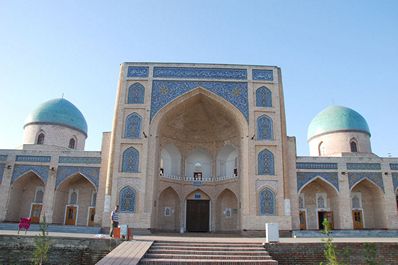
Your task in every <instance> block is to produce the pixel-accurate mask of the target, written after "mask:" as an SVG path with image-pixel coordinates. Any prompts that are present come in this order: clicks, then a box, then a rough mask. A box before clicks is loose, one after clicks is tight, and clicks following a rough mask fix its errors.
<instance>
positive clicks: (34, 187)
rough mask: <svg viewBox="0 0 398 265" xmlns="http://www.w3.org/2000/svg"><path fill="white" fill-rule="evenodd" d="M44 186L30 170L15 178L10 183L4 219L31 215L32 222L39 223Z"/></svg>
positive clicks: (12, 220) (13, 219) (8, 219)
mask: <svg viewBox="0 0 398 265" xmlns="http://www.w3.org/2000/svg"><path fill="white" fill-rule="evenodd" d="M44 186H45V185H44V182H43V180H42V179H41V178H40V177H39V176H37V175H36V174H35V173H34V172H32V171H29V172H27V173H26V174H24V175H22V176H21V177H19V178H17V179H16V180H15V181H14V182H13V183H12V185H11V190H10V198H9V204H8V211H7V216H6V221H10V222H18V221H19V218H21V217H31V218H32V223H39V221H40V214H41V210H42V204H43V196H44Z"/></svg>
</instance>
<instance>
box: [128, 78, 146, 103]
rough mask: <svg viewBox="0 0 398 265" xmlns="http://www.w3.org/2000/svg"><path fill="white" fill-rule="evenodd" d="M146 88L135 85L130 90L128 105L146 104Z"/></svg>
mask: <svg viewBox="0 0 398 265" xmlns="http://www.w3.org/2000/svg"><path fill="white" fill-rule="evenodd" d="M144 98H145V87H144V86H143V85H142V84H140V83H134V84H132V85H131V86H129V88H128V92H127V103H128V104H144Z"/></svg>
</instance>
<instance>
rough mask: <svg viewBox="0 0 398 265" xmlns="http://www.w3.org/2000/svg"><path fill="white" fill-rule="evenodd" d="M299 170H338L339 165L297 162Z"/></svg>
mask: <svg viewBox="0 0 398 265" xmlns="http://www.w3.org/2000/svg"><path fill="white" fill-rule="evenodd" d="M296 168H297V169H337V163H312V162H297V163H296Z"/></svg>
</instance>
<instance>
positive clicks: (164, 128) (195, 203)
mask: <svg viewBox="0 0 398 265" xmlns="http://www.w3.org/2000/svg"><path fill="white" fill-rule="evenodd" d="M247 128H248V125H247V120H246V118H245V117H244V116H243V114H242V113H241V112H240V111H239V110H238V109H237V108H236V107H235V106H233V105H232V104H231V103H229V102H228V101H226V100H225V99H223V98H221V97H219V96H217V95H215V94H213V93H211V92H209V91H207V90H205V89H202V88H197V89H195V90H193V91H191V92H189V93H187V94H185V95H182V96H181V97H179V98H177V99H175V100H174V101H173V102H171V103H169V104H168V105H166V106H165V107H164V108H163V109H161V110H160V111H159V112H158V113H157V114H156V115H155V116H154V118H153V120H152V122H151V136H154V135H155V136H156V137H151V139H153V140H152V141H153V142H152V146H153V149H154V153H153V156H154V159H153V161H151V160H148V162H149V163H153V164H152V165H153V168H154V179H153V187H154V189H153V190H154V194H153V195H152V198H153V200H154V201H155V203H154V209H153V211H152V212H153V213H155V214H152V216H153V218H152V221H153V225H152V227H157V228H160V229H161V225H160V223H161V222H163V220H164V217H162V216H159V213H168V211H167V209H166V210H165V209H156V208H158V207H162V205H163V203H161V202H159V203H158V202H156V200H157V199H159V198H160V197H159V194H160V193H161V192H162V191H163V190H164V189H165V188H167V187H168V186H170V185H173V187H175V191H176V193H177V194H178V197H179V198H184V199H185V200H182V201H181V202H180V206H179V209H181V211H180V213H179V215H180V216H179V218H174V219H173V220H176V222H179V223H180V228H179V230H182V229H183V230H185V231H203V232H206V231H217V230H219V229H221V228H223V229H225V227H228V226H229V225H227V226H225V225H223V224H220V223H219V222H220V220H221V219H220V218H219V217H220V216H221V215H222V214H223V213H219V212H218V211H224V210H225V209H223V208H222V207H211V204H212V200H213V199H214V203H215V198H216V196H217V195H219V194H221V193H222V191H224V190H225V189H230V190H233V191H235V192H236V196H237V202H236V204H239V201H240V191H241V188H240V185H241V182H242V179H244V178H245V177H247V164H246V163H247V162H246V160H245V159H242V158H243V157H246V158H247V140H248V139H247ZM150 148H151V147H150ZM173 163H175V164H173ZM149 168H151V166H150V167H149ZM170 169H171V170H170ZM169 172H170V175H169ZM198 189H199V190H201V191H202V192H204V193H203V194H206V196H204V197H206V198H208V199H203V198H204V197H203V196H202V195H203V194H201V195H199V193H197V194H196V196H197V197H199V196H200V199H199V198H196V199H195V191H197V190H198ZM191 197H192V198H191ZM222 198H223V197H222ZM184 204H185V205H184ZM215 205H216V204H214V206H215ZM195 209H196V210H195ZM204 209H208V210H206V211H205V212H206V213H205V215H206V216H207V214H208V216H209V221H208V222H209V223H208V229H204V227H205V226H206V225H204V226H203V228H200V229H199V228H198V229H196V228H194V227H200V224H199V223H196V224H195V223H194V224H193V223H192V222H195V220H196V221H197V222H202V221H200V220H201V219H200V220H199V219H198V218H190V216H191V215H195V211H199V210H200V211H202V210H203V211H204ZM188 211H189V212H188ZM156 213H157V214H156ZM231 218H233V219H236V220H233V221H232V220H227V221H228V222H229V223H231V222H232V223H234V224H239V223H240V220H239V218H240V212H239V209H237V207H234V214H233V215H232V216H231ZM216 223H217V224H216ZM176 225H177V224H176ZM170 227H176V226H173V225H171V224H170V225H168V228H170ZM228 228H229V227H228ZM235 229H236V226H234V229H233V230H235Z"/></svg>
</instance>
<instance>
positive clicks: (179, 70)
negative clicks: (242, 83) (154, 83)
mask: <svg viewBox="0 0 398 265" xmlns="http://www.w3.org/2000/svg"><path fill="white" fill-rule="evenodd" d="M153 77H163V78H184V79H189V78H194V79H235V80H246V79H247V70H246V69H233V68H195V67H154V68H153Z"/></svg>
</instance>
